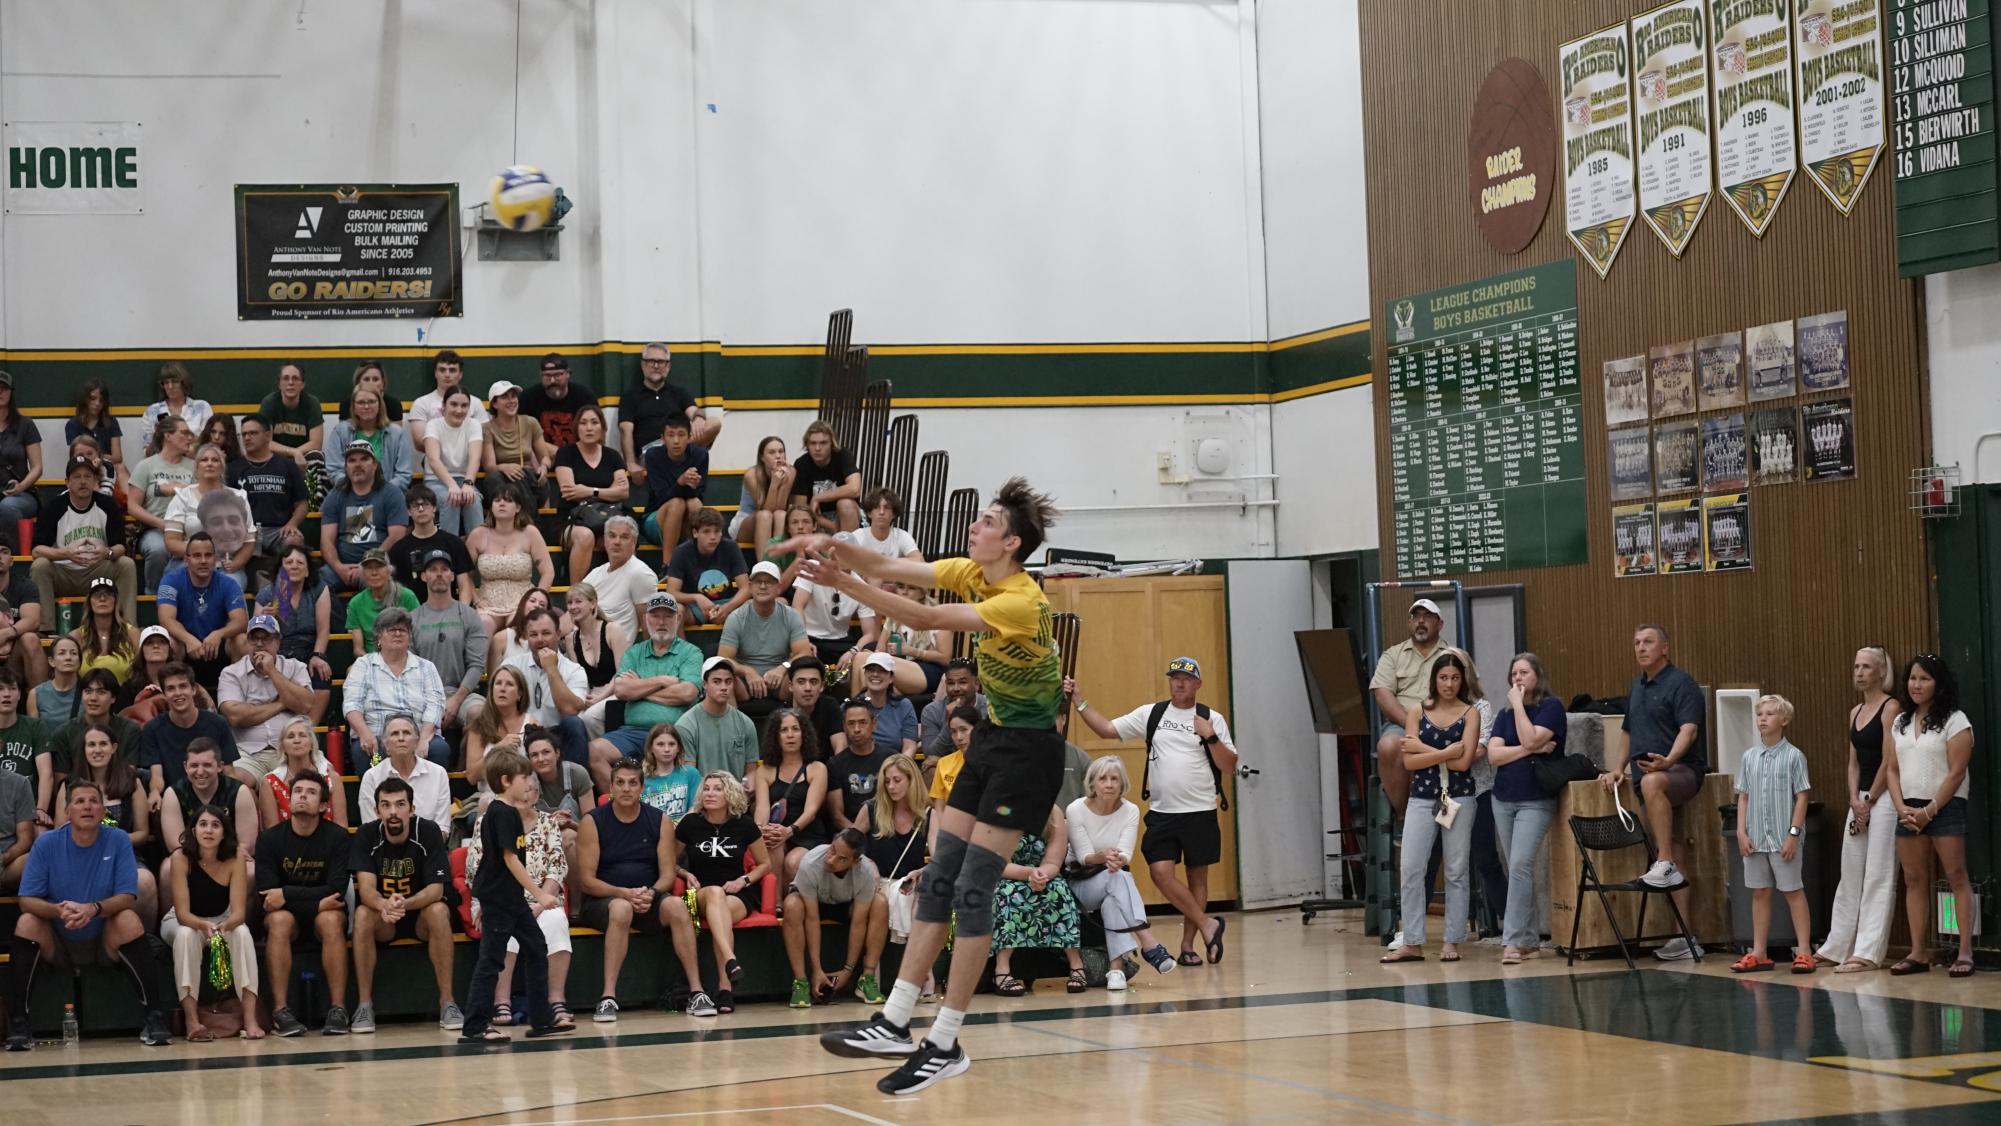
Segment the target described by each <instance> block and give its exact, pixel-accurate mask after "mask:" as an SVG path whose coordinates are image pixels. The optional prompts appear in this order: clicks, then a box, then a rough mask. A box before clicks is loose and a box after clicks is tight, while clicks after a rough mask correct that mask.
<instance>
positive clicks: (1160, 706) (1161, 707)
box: [1139, 700, 1169, 801]
mask: <svg viewBox="0 0 2001 1126" xmlns="http://www.w3.org/2000/svg"><path fill="white" fill-rule="evenodd" d="M1168 703H1169V701H1167V700H1158V701H1155V702H1154V705H1153V710H1152V711H1150V712H1148V713H1146V765H1145V766H1144V767H1142V768H1141V769H1140V776H1139V800H1141V801H1152V800H1153V794H1152V792H1151V788H1150V786H1149V783H1150V782H1151V781H1152V779H1153V733H1154V732H1156V731H1159V730H1160V721H1161V719H1162V718H1164V717H1165V716H1166V715H1167V705H1168Z"/></svg>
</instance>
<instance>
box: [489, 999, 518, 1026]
mask: <svg viewBox="0 0 2001 1126" xmlns="http://www.w3.org/2000/svg"><path fill="white" fill-rule="evenodd" d="M513 1023H514V1006H512V1005H507V1004H500V1005H495V1006H494V1007H493V1026H494V1027H495V1028H507V1027H508V1026H510V1025H512V1024H513Z"/></svg>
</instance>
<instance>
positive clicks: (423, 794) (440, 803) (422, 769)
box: [361, 752, 452, 830]
mask: <svg viewBox="0 0 2001 1126" xmlns="http://www.w3.org/2000/svg"><path fill="white" fill-rule="evenodd" d="M392 775H394V776H395V777H397V778H402V779H403V780H404V781H405V782H408V783H410V799H411V800H410V808H411V809H413V810H415V811H416V813H417V816H419V817H421V818H423V819H424V820H426V821H429V822H430V823H431V824H433V825H436V826H437V827H438V828H439V829H440V830H449V829H450V828H451V827H452V779H451V775H449V774H447V773H445V768H444V767H442V766H439V765H438V764H437V763H435V762H432V761H431V760H430V759H427V758H425V757H423V754H422V753H421V752H420V753H419V754H418V756H417V762H416V765H415V767H414V768H413V769H412V770H411V771H410V774H409V776H408V777H405V776H404V775H402V774H400V773H398V772H397V770H396V763H395V761H394V760H392V759H386V758H385V759H383V760H382V761H381V762H378V763H376V764H375V765H374V766H371V767H369V768H368V773H366V774H363V775H362V776H361V823H362V824H363V825H367V824H369V823H370V822H372V821H374V820H375V791H376V790H377V789H378V788H379V787H380V786H381V785H382V783H383V781H384V780H385V779H387V778H389V777H390V776H392Z"/></svg>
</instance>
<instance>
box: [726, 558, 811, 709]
mask: <svg viewBox="0 0 2001 1126" xmlns="http://www.w3.org/2000/svg"><path fill="white" fill-rule="evenodd" d="M782 577H783V572H781V571H780V570H779V569H778V564H776V563H773V562H772V561H771V560H769V559H766V560H763V561H761V562H760V563H758V565H757V566H755V567H752V568H751V569H750V601H749V602H746V603H744V604H743V605H742V606H739V607H737V609H736V611H735V612H734V613H732V614H730V616H729V617H728V618H727V619H725V620H724V622H723V636H722V641H721V642H719V643H718V644H717V646H716V655H717V656H719V657H727V658H729V659H730V660H731V661H733V662H735V664H736V671H737V675H739V676H741V677H742V678H743V683H742V684H741V685H739V686H738V688H737V693H738V696H739V698H740V699H741V698H745V697H748V698H754V699H763V698H767V697H769V698H772V699H777V698H779V697H782V696H784V695H785V694H786V693H788V692H790V691H791V687H790V686H789V685H787V684H786V682H785V673H786V670H787V669H788V668H789V667H790V663H791V662H792V661H793V660H795V659H797V658H799V657H810V656H812V655H813V642H812V641H811V640H810V639H809V638H808V637H807V636H806V622H805V619H803V618H801V617H800V616H799V611H797V610H794V609H793V608H792V607H790V606H787V605H786V604H785V603H783V602H780V601H779V600H778V584H779V580H780V579H781V578H782Z"/></svg>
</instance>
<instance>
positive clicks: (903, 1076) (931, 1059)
mask: <svg viewBox="0 0 2001 1126" xmlns="http://www.w3.org/2000/svg"><path fill="white" fill-rule="evenodd" d="M971 1066H973V1061H972V1060H971V1059H970V1058H969V1057H968V1056H967V1055H966V1049H965V1046H964V1045H962V1044H954V1045H952V1046H951V1047H950V1048H940V1047H939V1046H937V1045H936V1044H933V1043H932V1042H931V1041H929V1040H925V1041H922V1042H920V1043H919V1044H918V1045H917V1050H916V1051H915V1052H912V1053H911V1054H910V1058H909V1059H906V1060H904V1061H903V1066H902V1067H899V1068H897V1069H896V1070H895V1071H892V1072H890V1073H889V1074H888V1075H885V1076H883V1077H882V1078H881V1079H878V1080H876V1081H875V1089H876V1090H878V1091H881V1092H882V1093H883V1094H885V1095H914V1094H916V1093H917V1092H919V1091H922V1090H923V1089H924V1088H926V1087H929V1086H930V1085H931V1084H933V1083H936V1082H938V1081H939V1080H940V1079H950V1078H952V1077H953V1076H954V1075H962V1074H964V1073H965V1071H966V1069H967V1068H969V1067H971Z"/></svg>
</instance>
